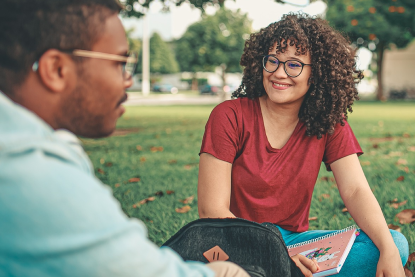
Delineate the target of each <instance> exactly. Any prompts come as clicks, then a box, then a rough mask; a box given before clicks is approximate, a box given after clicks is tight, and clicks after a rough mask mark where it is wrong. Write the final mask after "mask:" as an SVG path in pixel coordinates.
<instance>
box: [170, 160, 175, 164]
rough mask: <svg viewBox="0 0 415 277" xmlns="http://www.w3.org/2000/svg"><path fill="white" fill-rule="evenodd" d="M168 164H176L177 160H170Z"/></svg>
mask: <svg viewBox="0 0 415 277" xmlns="http://www.w3.org/2000/svg"><path fill="white" fill-rule="evenodd" d="M169 164H177V160H170V161H169Z"/></svg>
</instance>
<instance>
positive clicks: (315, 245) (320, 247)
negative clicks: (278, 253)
mask: <svg viewBox="0 0 415 277" xmlns="http://www.w3.org/2000/svg"><path fill="white" fill-rule="evenodd" d="M356 230H357V228H356V226H350V227H348V228H346V229H343V230H340V231H337V232H335V233H332V234H329V235H326V236H323V237H319V238H315V239H312V240H309V241H305V242H302V243H298V244H295V245H290V246H288V254H289V255H290V257H291V256H294V255H296V254H301V255H304V256H306V257H307V258H309V259H312V258H315V259H316V260H317V262H318V265H319V266H320V270H319V271H318V272H316V273H314V274H313V276H314V277H319V276H329V275H333V274H337V273H339V271H340V269H341V267H342V266H343V264H344V261H345V260H346V257H347V255H348V254H349V251H350V249H351V248H352V245H353V242H354V240H355V239H356V235H358V233H359V232H358V231H356Z"/></svg>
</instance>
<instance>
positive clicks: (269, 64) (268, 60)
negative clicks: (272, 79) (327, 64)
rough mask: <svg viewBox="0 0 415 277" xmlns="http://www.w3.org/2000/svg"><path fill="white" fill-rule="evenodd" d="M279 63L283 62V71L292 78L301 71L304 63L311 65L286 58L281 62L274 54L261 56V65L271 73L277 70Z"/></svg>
mask: <svg viewBox="0 0 415 277" xmlns="http://www.w3.org/2000/svg"><path fill="white" fill-rule="evenodd" d="M280 63H282V64H284V71H285V73H287V75H288V76H290V77H292V78H294V77H297V76H299V75H300V74H301V72H302V71H303V67H304V66H305V65H311V64H305V63H302V62H299V61H296V60H288V61H285V62H282V61H280V60H278V59H277V58H276V57H275V56H274V55H265V56H264V57H263V58H262V66H263V67H264V69H265V71H267V72H269V73H273V72H275V71H277V69H278V67H279V65H280Z"/></svg>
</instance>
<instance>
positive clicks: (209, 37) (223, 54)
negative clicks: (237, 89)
mask: <svg viewBox="0 0 415 277" xmlns="http://www.w3.org/2000/svg"><path fill="white" fill-rule="evenodd" d="M250 33H251V21H250V20H249V19H248V18H247V16H246V15H245V14H241V13H240V12H239V11H237V12H233V11H230V10H226V9H225V8H221V9H220V10H218V11H217V12H216V14H215V15H213V16H204V17H203V18H202V20H201V21H199V22H196V23H194V24H192V25H190V26H189V27H188V29H187V30H186V32H185V33H184V35H183V36H182V37H181V38H180V39H179V40H178V41H177V42H176V44H175V52H176V57H177V60H178V62H179V64H180V68H181V70H183V71H189V72H193V73H196V72H198V71H214V70H215V68H216V67H218V66H220V67H221V68H222V70H221V71H222V76H221V77H222V81H223V84H224V85H225V84H226V73H227V72H241V71H242V69H241V67H240V65H239V60H240V58H241V55H242V52H243V48H244V42H245V39H246V38H247V37H249V34H250ZM193 79H194V80H196V75H195V74H194V78H193ZM193 84H195V83H193ZM193 89H194V88H193Z"/></svg>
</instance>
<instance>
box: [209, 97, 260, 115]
mask: <svg viewBox="0 0 415 277" xmlns="http://www.w3.org/2000/svg"><path fill="white" fill-rule="evenodd" d="M256 101H257V99H249V98H247V97H240V98H236V99H231V100H226V101H224V102H222V103H220V104H218V105H217V106H216V107H215V108H214V109H213V111H214V112H215V113H217V112H220V113H229V112H233V113H236V114H238V113H244V114H245V113H248V112H249V111H252V110H254V109H255V107H256V103H255V102H256Z"/></svg>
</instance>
